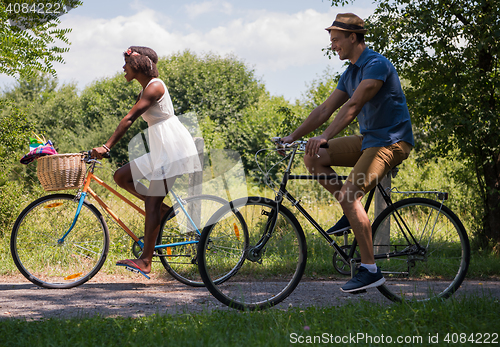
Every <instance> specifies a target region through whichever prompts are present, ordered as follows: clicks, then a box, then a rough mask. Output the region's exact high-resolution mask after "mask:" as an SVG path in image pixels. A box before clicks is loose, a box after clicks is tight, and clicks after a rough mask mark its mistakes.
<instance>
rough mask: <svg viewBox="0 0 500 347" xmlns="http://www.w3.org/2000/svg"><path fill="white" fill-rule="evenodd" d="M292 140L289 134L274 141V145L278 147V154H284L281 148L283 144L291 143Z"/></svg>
mask: <svg viewBox="0 0 500 347" xmlns="http://www.w3.org/2000/svg"><path fill="white" fill-rule="evenodd" d="M273 139H274V138H273ZM293 141H294V140H293V138H292V137H291V136H285V137H282V138H280V139H279V141H274V143H275V144H276V147H277V148H278V154H279V155H283V156H284V155H285V154H286V152H285V150H284V149H283V148H284V147H285V146H284V145H285V144H290V143H293Z"/></svg>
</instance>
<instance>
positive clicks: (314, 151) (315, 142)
mask: <svg viewBox="0 0 500 347" xmlns="http://www.w3.org/2000/svg"><path fill="white" fill-rule="evenodd" d="M320 147H321V148H326V147H328V139H327V138H326V137H324V136H323V135H320V136H316V137H312V138H310V139H309V140H308V141H307V144H306V155H310V156H317V155H318V151H319V149H320Z"/></svg>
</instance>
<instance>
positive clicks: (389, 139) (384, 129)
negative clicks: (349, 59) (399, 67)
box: [337, 48, 414, 150]
mask: <svg viewBox="0 0 500 347" xmlns="http://www.w3.org/2000/svg"><path fill="white" fill-rule="evenodd" d="M364 79H376V80H381V81H383V82H384V84H383V85H382V87H381V88H380V90H379V91H378V93H377V94H376V95H375V96H374V97H373V98H372V99H371V100H370V101H368V102H367V103H366V104H365V105H364V106H363V108H362V110H361V112H360V113H359V114H358V121H359V129H360V132H361V134H362V135H363V143H362V147H361V150H364V149H366V148H370V147H385V146H389V145H392V144H393V143H396V142H399V141H406V142H408V143H409V144H411V145H412V146H413V145H414V141H413V132H412V129H411V120H410V113H409V112H408V106H407V104H406V98H405V95H404V93H403V90H402V89H401V83H400V81H399V76H398V73H397V72H396V69H395V68H394V66H393V65H392V64H391V62H390V61H389V60H388V59H387V58H385V57H384V56H383V55H381V54H379V53H377V52H374V51H372V50H371V49H368V48H366V49H365V50H364V51H363V53H362V54H361V56H360V57H359V59H358V60H357V61H356V62H355V63H354V64H349V67H348V68H347V70H346V71H344V73H343V74H342V76H341V77H340V80H339V83H338V85H337V88H338V89H339V90H341V91H343V92H346V93H347V94H348V95H349V97H352V95H353V94H354V91H355V90H356V88H357V87H358V85H359V84H360V83H361V81H362V80H364Z"/></svg>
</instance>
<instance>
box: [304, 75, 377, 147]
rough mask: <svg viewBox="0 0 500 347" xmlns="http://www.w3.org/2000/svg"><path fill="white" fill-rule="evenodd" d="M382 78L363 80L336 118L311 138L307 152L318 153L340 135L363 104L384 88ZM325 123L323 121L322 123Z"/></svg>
mask: <svg viewBox="0 0 500 347" xmlns="http://www.w3.org/2000/svg"><path fill="white" fill-rule="evenodd" d="M383 84H384V82H383V81H381V80H375V79H367V80H363V81H361V83H360V84H359V85H358V87H357V88H356V91H355V92H354V94H353V95H352V97H351V98H350V99H349V100H348V101H347V102H346V103H345V104H344V106H342V108H341V109H340V111H339V113H338V114H337V116H335V119H334V120H333V121H332V123H331V124H330V125H329V126H328V128H326V130H325V131H324V132H323V134H321V135H320V136H317V137H314V138H312V139H309V141H308V143H307V146H306V154H308V155H316V154H317V153H318V151H319V147H320V146H321V145H322V144H324V143H327V142H328V140H330V139H331V138H333V137H335V136H336V135H338V134H339V133H340V132H341V131H342V130H344V129H345V128H346V127H347V126H348V125H349V124H351V122H352V121H353V120H354V119H355V118H356V117H357V116H358V114H359V112H361V109H362V108H363V106H364V105H365V104H366V103H367V102H368V101H370V100H371V99H372V98H373V97H374V96H375V95H376V94H377V93H378V91H379V90H380V88H382V85H383ZM321 124H323V123H321Z"/></svg>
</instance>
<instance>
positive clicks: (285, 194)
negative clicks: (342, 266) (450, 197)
mask: <svg viewBox="0 0 500 347" xmlns="http://www.w3.org/2000/svg"><path fill="white" fill-rule="evenodd" d="M290 148H291V154H290V159H289V160H288V165H287V168H286V169H285V172H284V174H283V179H282V181H281V184H280V187H279V189H278V191H277V193H276V198H275V202H276V204H277V208H278V209H279V206H280V205H281V204H282V203H283V200H284V198H286V199H287V200H288V201H290V202H291V203H292V205H293V206H294V207H295V208H297V210H298V211H299V212H300V213H301V214H302V215H303V216H304V217H305V218H306V219H307V221H308V222H309V223H311V225H313V226H314V228H315V229H316V230H317V231H318V232H319V233H320V234H321V235H322V236H323V237H324V238H325V239H326V240H327V242H328V244H329V245H330V246H331V247H333V248H334V249H335V251H336V252H337V254H338V255H339V256H340V257H341V258H343V260H344V261H346V262H350V263H351V271H354V267H353V263H359V262H361V258H353V256H354V252H355V245H356V240H354V242H353V245H354V247H350V250H349V254H346V253H345V252H344V251H343V250H342V248H341V247H340V246H339V245H338V243H337V242H336V241H335V240H334V239H332V238H331V237H330V235H328V234H327V233H326V232H325V230H324V229H323V228H322V227H321V226H320V225H319V224H318V223H317V222H316V220H315V219H314V218H313V217H312V216H311V215H310V214H309V213H308V212H307V211H306V210H305V209H304V208H303V207H302V206H301V205H300V201H297V200H296V199H295V198H294V197H293V196H292V195H291V194H290V192H289V191H288V190H287V189H286V186H287V184H288V180H316V181H317V180H329V179H336V180H344V181H345V180H346V179H347V176H339V175H328V176H319V175H292V174H291V167H292V163H293V161H294V159H295V155H296V153H297V151H298V149H299V145H294V146H290ZM376 188H378V190H379V192H380V193H381V196H382V198H383V199H384V201H385V202H386V204H387V206H388V207H391V206H392V205H393V203H392V200H391V198H390V196H389V194H387V192H386V191H385V190H384V189H383V187H382V186H381V185H380V184H377V186H376ZM376 188H373V189H372V190H371V191H370V192H369V194H368V197H367V201H366V203H365V206H364V208H365V211H366V212H368V210H369V208H370V205H371V202H372V200H373V197H374V194H375V189H376ZM423 193H431V192H423ZM433 193H436V192H433ZM441 194H443V193H441ZM443 200H444V199H443ZM396 216H397V223H398V226H399V227H400V230H402V232H403V235H404V237H405V238H406V239H407V241H408V242H409V240H408V236H407V234H409V235H410V237H411V239H412V240H413V242H414V243H415V245H417V248H416V249H405V250H403V251H399V252H390V253H386V254H376V255H375V259H382V258H387V257H398V256H406V255H409V254H415V253H418V252H419V251H420V250H421V249H423V247H421V246H420V245H419V242H418V241H417V240H416V239H415V237H414V236H413V234H412V233H411V231H410V230H409V228H408V227H407V225H406V223H405V222H404V220H403V218H401V216H400V215H399V212H397V211H396ZM269 220H270V221H268V225H266V230H268V231H267V232H266V233H265V234H264V235H263V236H262V238H261V239H260V240H259V242H258V243H257V245H256V246H255V247H253V249H252V250H251V252H252V254H253V255H256V254H258V253H259V252H260V251H261V250H262V249H263V248H264V246H265V244H266V242H267V240H268V239H269V238H270V237H271V235H272V231H273V230H274V227H275V225H276V221H277V215H276V216H270V219H269ZM436 220H437V217H436Z"/></svg>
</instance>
